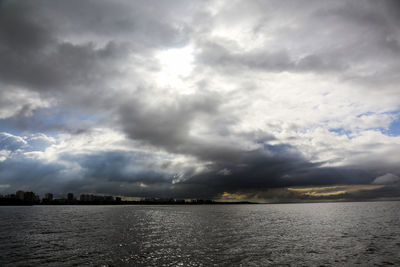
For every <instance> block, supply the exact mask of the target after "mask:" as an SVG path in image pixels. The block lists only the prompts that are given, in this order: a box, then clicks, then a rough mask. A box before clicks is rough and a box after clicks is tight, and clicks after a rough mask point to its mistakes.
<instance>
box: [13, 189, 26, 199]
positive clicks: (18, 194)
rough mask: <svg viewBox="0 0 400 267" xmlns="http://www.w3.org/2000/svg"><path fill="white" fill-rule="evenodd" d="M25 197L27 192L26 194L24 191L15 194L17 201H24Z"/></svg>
mask: <svg viewBox="0 0 400 267" xmlns="http://www.w3.org/2000/svg"><path fill="white" fill-rule="evenodd" d="M24 195H25V192H24V191H21V190H18V191H17V192H16V193H15V197H16V198H17V199H19V200H24Z"/></svg>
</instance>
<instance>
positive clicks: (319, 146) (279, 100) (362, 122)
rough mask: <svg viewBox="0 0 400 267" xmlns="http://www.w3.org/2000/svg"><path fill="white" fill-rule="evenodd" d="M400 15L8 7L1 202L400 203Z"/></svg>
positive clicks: (240, 6)
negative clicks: (29, 198) (19, 198)
mask: <svg viewBox="0 0 400 267" xmlns="http://www.w3.org/2000/svg"><path fill="white" fill-rule="evenodd" d="M399 14H400V6H399V4H398V3H397V2H396V1H379V2H376V1H367V0H366V1H362V2H360V3H354V2H353V1H344V0H343V1H335V2H332V1H311V2H310V3H309V4H308V5H304V4H301V3H299V2H298V1H268V2H265V3H264V2H262V1H261V2H259V1H254V2H247V1H234V2H229V3H228V2H226V1H202V2H196V1H174V2H168V3H167V2H165V3H160V2H158V1H135V2H131V1H122V0H118V1H113V2H112V3H111V2H109V1H91V0H85V1H67V2H65V1H47V0H39V1H35V2H31V1H7V0H5V1H1V2H0V40H1V42H0V131H1V133H0V185H7V186H1V187H0V191H1V192H3V193H6V192H12V191H15V190H17V189H24V190H35V191H37V192H39V193H45V192H47V191H52V192H55V193H59V194H63V193H65V192H67V191H71V192H75V193H89V192H94V193H105V194H106V193H107V194H120V195H126V196H160V197H185V198H191V197H204V198H222V199H224V198H232V196H236V197H237V198H242V196H243V195H246V196H247V197H248V199H254V198H255V196H256V195H257V196H262V197H261V198H279V196H282V199H283V198H288V197H291V198H296V199H297V198H303V197H304V194H303V193H301V192H303V191H301V190H300V191H299V190H297V191H296V190H292V191H290V190H289V189H288V188H305V187H307V188H314V187H315V186H317V187H318V186H319V187H321V188H323V187H327V186H332V187H333V188H335V186H346V187H345V189H346V190H347V191H346V190H344V191H345V192H346V195H343V194H341V193H340V194H339V193H337V194H334V193H332V194H331V193H329V192H331V191H329V192H325V191H324V192H322V193H321V190H319V191H318V190H317V191H315V190H314V191H313V190H312V189H310V190H309V191H307V192H309V193H308V195H307V196H308V197H315V196H317V195H318V198H321V197H322V198H323V197H326V196H328V195H329V194H330V195H329V197H332V196H335V197H337V196H340V197H343V198H360V194H364V195H365V197H367V196H368V197H369V198H375V197H397V196H398V194H397V193H396V192H398V191H396V190H397V188H398V182H397V180H396V181H395V179H394V178H393V177H397V178H398V176H399V175H400V168H399V166H400V165H399V159H400V152H399V151H400V136H398V134H399V133H400V130H399V128H400V124H399V123H398V121H399V115H400V108H399V104H398V103H400V90H399V88H398V84H399V82H400V76H399V75H398V73H400V72H399V70H400V60H399V59H400V58H399V57H400V56H399V55H400V53H399V52H400V30H399V29H398V27H397V25H398V23H399V17H400V16H399ZM361 185H362V186H364V187H362V186H361ZM378 185H379V186H378ZM357 186H358V187H357ZM365 186H367V187H365ZM368 186H370V187H368ZM354 188H357V190H355V189H354ZM360 188H362V189H360ZM365 188H368V190H367V189H365ZM358 189H360V190H358ZM364 189H365V190H364ZM271 190H272V191H271ZM339 191H340V190H339ZM339 191H338V192H339ZM342 191H343V190H342ZM266 192H273V193H266ZM299 192H300V193H301V194H300V193H299ZM310 192H311V193H310ZM312 192H314V193H312ZM335 192H336V191H335ZM355 192H357V193H355ZM360 192H361V193H360ZM347 193H348V194H347ZM279 194H281V195H279ZM324 194H325V195H324ZM356 195H357V196H356ZM259 198H260V197H259Z"/></svg>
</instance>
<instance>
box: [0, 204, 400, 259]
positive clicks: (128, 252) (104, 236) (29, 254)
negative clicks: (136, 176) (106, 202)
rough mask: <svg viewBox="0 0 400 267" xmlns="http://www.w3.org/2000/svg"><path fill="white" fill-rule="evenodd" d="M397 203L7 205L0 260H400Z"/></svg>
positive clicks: (0, 220) (0, 212)
mask: <svg viewBox="0 0 400 267" xmlns="http://www.w3.org/2000/svg"><path fill="white" fill-rule="evenodd" d="M399 215H400V202H368V203H324V204H279V205H204V206H33V207H0V266H18V265H23V266H27V265H28V266H29V265H32V266H71V265H76V266H102V265H103V266H213V265H215V266H266V265H293V266H301V265H306V266H313V265H339V266H343V265H347V266H348V265H355V264H360V265H362V266H368V265H389V264H393V265H397V266H399V265H400V218H399Z"/></svg>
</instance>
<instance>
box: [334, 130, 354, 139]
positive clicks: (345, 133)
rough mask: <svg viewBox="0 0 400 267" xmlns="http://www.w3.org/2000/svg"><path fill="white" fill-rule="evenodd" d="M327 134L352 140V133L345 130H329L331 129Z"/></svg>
mask: <svg viewBox="0 0 400 267" xmlns="http://www.w3.org/2000/svg"><path fill="white" fill-rule="evenodd" d="M329 132H331V133H336V134H338V135H346V136H347V137H348V138H349V139H351V138H352V136H351V133H352V132H351V131H350V130H346V129H344V128H342V127H339V128H331V129H329Z"/></svg>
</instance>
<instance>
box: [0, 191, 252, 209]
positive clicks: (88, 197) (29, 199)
mask: <svg viewBox="0 0 400 267" xmlns="http://www.w3.org/2000/svg"><path fill="white" fill-rule="evenodd" d="M204 204H207V205H210V204H212V205H221V204H225V205H227V204H258V203H254V202H248V201H240V202H220V201H214V200H210V199H190V200H185V199H174V198H170V199H162V198H144V199H140V200H122V198H121V197H114V196H104V195H93V194H81V195H80V197H79V199H77V198H75V197H74V195H73V194H72V193H68V195H67V197H66V198H53V194H51V193H47V194H46V195H45V197H44V198H42V199H40V197H39V196H38V195H36V194H35V193H34V192H24V191H17V192H16V193H15V194H10V195H6V196H1V195H0V206H31V205H204Z"/></svg>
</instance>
